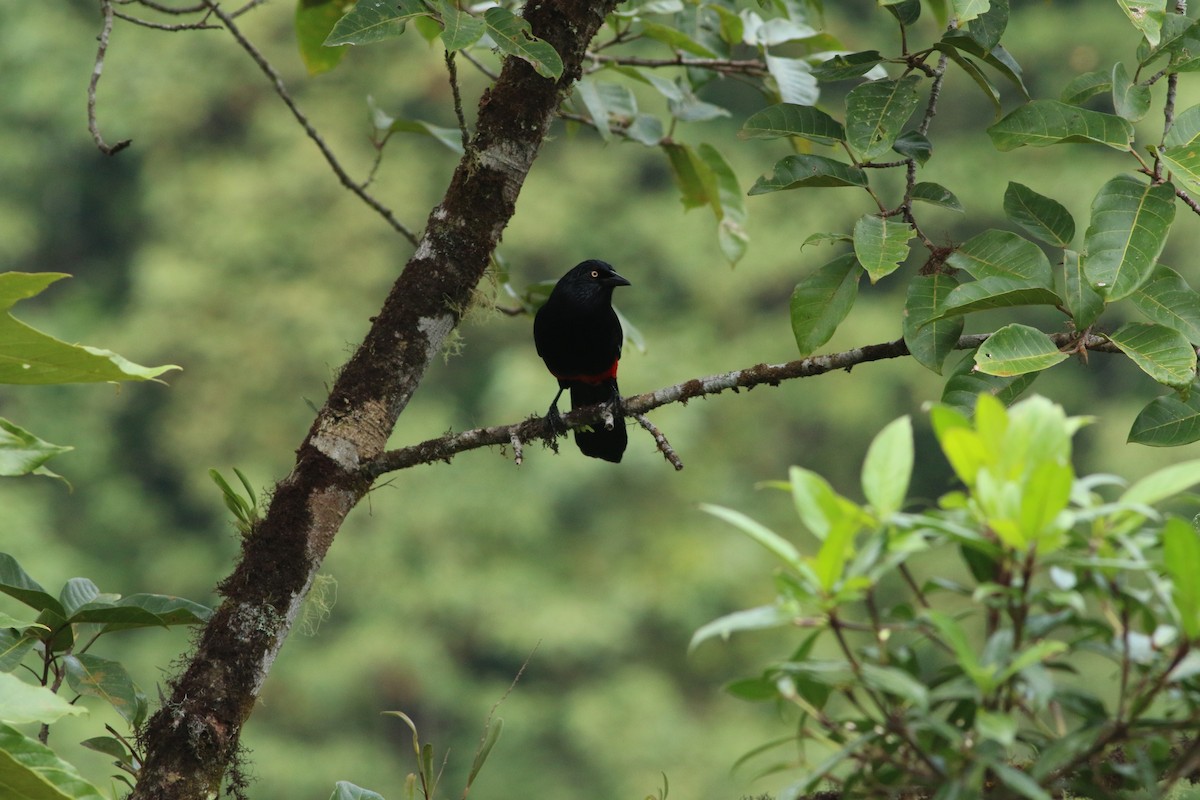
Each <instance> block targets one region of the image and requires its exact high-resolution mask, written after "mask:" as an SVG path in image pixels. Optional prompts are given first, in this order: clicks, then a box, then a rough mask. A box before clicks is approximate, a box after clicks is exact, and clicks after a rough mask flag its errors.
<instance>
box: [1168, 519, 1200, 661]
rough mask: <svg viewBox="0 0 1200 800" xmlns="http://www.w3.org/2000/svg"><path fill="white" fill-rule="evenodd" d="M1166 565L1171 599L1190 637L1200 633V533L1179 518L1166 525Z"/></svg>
mask: <svg viewBox="0 0 1200 800" xmlns="http://www.w3.org/2000/svg"><path fill="white" fill-rule="evenodd" d="M1163 566H1164V567H1165V568H1166V571H1167V575H1169V576H1170V577H1171V583H1172V585H1173V589H1172V592H1171V598H1172V599H1173V600H1174V601H1175V609H1176V610H1177V611H1178V612H1179V622H1180V625H1181V627H1182V628H1183V632H1184V633H1185V634H1186V635H1187V637H1188V638H1189V639H1195V638H1196V636H1197V635H1200V581H1197V580H1196V576H1197V575H1200V536H1197V534H1196V529H1195V528H1194V527H1192V526H1191V525H1189V524H1188V523H1186V522H1184V521H1183V520H1181V519H1178V518H1176V517H1171V518H1170V519H1168V520H1167V524H1166V526H1165V527H1164V528H1163Z"/></svg>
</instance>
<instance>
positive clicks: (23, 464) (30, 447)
mask: <svg viewBox="0 0 1200 800" xmlns="http://www.w3.org/2000/svg"><path fill="white" fill-rule="evenodd" d="M73 449H74V448H72V447H66V446H63V445H58V444H51V443H50V442H47V441H43V440H42V439H39V438H38V437H37V436H34V435H33V434H32V433H30V432H29V431H27V430H25V429H24V428H22V427H20V426H18V425H14V424H13V423H11V422H9V421H8V420H6V419H4V418H3V417H0V475H3V476H6V477H12V476H16V475H27V474H29V473H31V472H32V473H36V474H42V475H53V474H54V473H52V472H50V471H49V470H47V469H45V468H44V467H43V466H42V465H43V464H45V463H46V462H47V461H49V460H50V459H51V458H53V457H54V456H56V455H59V454H60V453H65V452H67V451H69V450H73Z"/></svg>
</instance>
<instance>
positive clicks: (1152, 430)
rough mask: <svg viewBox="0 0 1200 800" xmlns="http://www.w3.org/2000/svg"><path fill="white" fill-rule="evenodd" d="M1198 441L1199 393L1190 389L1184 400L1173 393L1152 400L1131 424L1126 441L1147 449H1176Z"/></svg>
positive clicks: (1195, 388) (1199, 438)
mask: <svg viewBox="0 0 1200 800" xmlns="http://www.w3.org/2000/svg"><path fill="white" fill-rule="evenodd" d="M1197 440H1200V390H1198V389H1197V387H1195V386H1193V387H1191V390H1190V391H1189V392H1188V394H1187V399H1183V398H1181V397H1180V396H1179V395H1177V394H1168V395H1164V396H1162V397H1156V398H1154V399H1153V400H1151V401H1150V403H1149V404H1148V405H1147V406H1146V407H1145V408H1143V409H1142V410H1141V411H1140V412H1139V413H1138V415H1137V418H1136V419H1135V420H1134V421H1133V427H1132V428H1131V429H1130V431H1129V441H1130V442H1133V443H1134V444H1145V445H1150V446H1151V447H1178V446H1179V445H1183V444H1191V443H1192V442H1195V441H1197Z"/></svg>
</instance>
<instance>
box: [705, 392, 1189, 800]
mask: <svg viewBox="0 0 1200 800" xmlns="http://www.w3.org/2000/svg"><path fill="white" fill-rule="evenodd" d="M931 421H932V424H933V430H934V433H935V436H936V438H937V441H938V444H939V446H940V448H941V451H942V453H943V455H944V456H945V458H946V460H947V461H948V462H949V463H950V465H951V467H952V468H953V471H954V474H955V476H956V477H957V478H958V480H959V481H960V482H961V488H960V489H958V490H955V491H951V492H948V493H947V494H945V495H944V496H943V497H942V498H940V500H939V501H938V502H937V504H936V506H932V507H927V508H919V509H915V510H913V509H910V508H909V506H910V505H912V503H911V501H909V500H908V499H907V498H906V495H907V489H908V485H909V480H910V476H911V475H912V470H913V465H914V462H915V460H916V454H915V451H914V447H913V437H912V427H911V423H910V422H909V420H908V418H907V417H902V418H900V419H898V420H896V421H895V422H893V423H892V424H890V425H888V426H887V427H886V428H884V430H883V431H882V432H881V433H880V434H879V435H878V436H877V437H876V439H875V440H874V442H873V443H872V444H871V447H870V449H869V450H868V452H867V456H866V459H865V461H864V463H863V467H862V490H863V494H864V496H865V498H866V502H865V503H858V502H855V501H854V500H851V499H850V498H847V497H845V496H843V495H841V494H839V493H838V492H836V491H835V490H834V489H833V488H832V487H831V486H830V485H829V484H828V482H826V481H825V480H824V479H823V478H822V477H821V476H820V475H818V474H816V473H814V472H811V471H809V470H805V469H801V468H798V467H797V468H793V469H792V471H791V474H790V478H789V480H788V481H787V482H785V483H781V484H777V486H778V488H781V489H784V490H786V491H787V492H788V493H789V494H790V495H791V497H792V500H793V502H794V505H795V510H796V515H797V517H798V518H799V521H800V523H801V526H802V527H803V528H804V529H805V530H806V531H807V534H808V536H807V537H806V538H807V540H808V541H809V542H810V543H811V545H810V546H803V547H802V546H799V545H797V544H794V543H793V541H792V537H786V536H784V535H781V534H779V533H776V532H774V531H772V530H769V529H767V528H765V527H764V526H762V525H760V524H759V523H757V522H755V521H754V520H753V519H751V518H750V517H747V516H745V515H743V514H741V513H740V512H737V511H733V510H730V509H725V508H719V507H708V508H707V509H706V510H708V511H709V512H710V513H712V514H714V515H716V516H717V517H719V518H721V519H724V520H726V521H728V522H730V523H732V524H734V525H735V526H736V527H738V528H739V529H740V530H741V531H742V532H744V533H746V534H747V535H749V536H750V537H751V538H752V539H754V540H755V541H757V542H759V543H760V544H761V545H763V546H764V547H765V548H766V549H767V550H768V551H769V552H770V553H771V554H772V555H773V556H774V557H775V559H776V560H777V561H778V562H779V564H780V569H779V571H778V573H777V575H776V579H775V588H776V591H777V598H776V600H775V602H773V603H771V604H768V605H765V606H761V607H758V608H754V609H750V610H747V611H740V612H737V613H734V614H731V615H728V616H725V617H722V618H720V619H718V620H715V621H713V622H711V623H709V624H708V625H706V626H705V627H703V628H701V629H700V630H699V631H697V632H696V634H695V636H694V638H693V647H694V646H696V645H698V644H700V643H701V642H703V641H705V640H707V639H711V638H714V637H728V636H730V635H731V634H733V633H735V632H743V631H748V630H757V629H763V628H779V627H788V628H798V629H800V630H802V631H804V632H805V633H804V635H803V637H802V639H801V642H800V644H799V646H798V647H797V648H796V649H795V651H794V652H793V653H792V655H791V656H790V657H789V658H787V659H786V660H784V661H780V662H778V663H775V664H772V665H770V666H769V667H768V668H767V669H765V670H764V671H763V672H762V674H761V675H759V676H757V677H753V678H749V679H746V680H742V681H738V682H736V683H734V684H732V685H731V686H730V687H729V689H730V691H731V692H732V693H734V694H735V695H737V696H740V697H742V698H745V699H750V700H775V701H777V702H779V703H782V704H784V705H786V706H789V707H793V708H795V709H797V710H798V722H797V726H796V731H795V734H794V737H789V738H788V739H786V740H784V742H781V743H777V745H778V744H783V743H787V744H791V745H793V746H794V748H795V755H794V756H793V757H792V758H790V759H783V760H781V761H777V762H774V763H772V764H770V765H768V766H767V767H766V768H765V769H766V770H767V771H772V770H776V769H785V768H793V767H796V766H800V767H803V770H804V773H803V777H802V778H801V779H800V780H798V781H797V782H795V783H794V784H793V785H792V786H791V787H790V788H789V789H788V790H787V791H786V792H785V793H784V795H783V796H787V797H796V796H799V795H802V794H806V793H809V792H812V791H814V790H815V789H816V788H817V787H818V786H819V785H821V784H822V783H823V782H828V783H832V784H834V785H836V786H838V787H839V788H840V789H841V790H842V791H843V792H844V796H872V797H874V796H910V795H911V796H928V797H935V798H939V799H941V798H945V799H948V798H965V797H979V796H983V794H984V793H985V788H989V787H994V786H997V785H1002V786H1004V787H1005V788H1006V790H1007V791H1008V792H1009V793H1010V794H1012V795H1015V796H1020V797H1025V798H1030V799H1031V800H1046V799H1047V798H1049V797H1052V796H1061V793H1062V792H1064V791H1065V792H1068V793H1071V794H1074V795H1078V796H1110V795H1111V793H1113V792H1115V791H1117V790H1121V789H1140V788H1144V787H1150V786H1158V787H1159V788H1160V790H1162V791H1163V792H1165V791H1166V790H1167V789H1169V788H1170V786H1172V785H1173V784H1175V783H1177V782H1178V781H1180V780H1181V779H1183V778H1184V777H1186V775H1185V772H1186V770H1183V769H1181V768H1180V765H1181V764H1187V763H1191V762H1190V761H1189V758H1190V754H1191V753H1192V750H1193V749H1194V748H1195V744H1194V742H1193V741H1192V738H1191V732H1193V731H1194V730H1195V727H1196V725H1197V724H1200V678H1198V676H1200V651H1198V650H1197V647H1196V643H1197V641H1198V639H1197V634H1200V594H1198V593H1197V592H1196V588H1195V575H1196V571H1197V570H1200V535H1198V533H1197V530H1196V528H1195V525H1194V524H1193V523H1192V522H1190V521H1187V520H1184V519H1182V518H1179V517H1176V516H1171V515H1167V514H1163V513H1162V512H1161V511H1159V510H1158V509H1157V508H1156V506H1159V505H1161V504H1163V503H1165V502H1168V501H1170V500H1171V499H1172V498H1175V497H1176V496H1178V495H1179V494H1180V493H1182V492H1185V491H1187V490H1188V489H1189V488H1190V487H1192V486H1194V485H1196V484H1198V483H1200V461H1188V462H1183V463H1181V464H1177V465H1174V466H1171V467H1168V468H1166V469H1163V470H1161V471H1159V472H1157V473H1155V474H1152V475H1149V476H1147V477H1145V478H1143V479H1141V480H1139V481H1137V482H1135V483H1133V484H1132V485H1125V484H1124V483H1123V482H1122V481H1121V480H1120V479H1119V478H1116V477H1114V476H1111V475H1087V476H1076V475H1075V472H1074V469H1073V467H1072V463H1071V440H1072V437H1073V435H1074V433H1075V432H1076V431H1077V430H1078V429H1079V428H1080V427H1081V426H1082V425H1084V424H1086V423H1087V421H1088V420H1086V419H1082V418H1078V417H1074V418H1073V417H1068V416H1066V414H1065V413H1064V412H1063V410H1062V408H1061V407H1059V406H1057V405H1055V404H1053V403H1051V402H1050V401H1048V400H1045V399H1044V398H1041V397H1037V396H1033V397H1030V398H1028V399H1026V400H1021V401H1019V402H1017V403H1016V404H1015V405H1013V406H1012V407H1011V408H1010V409H1005V407H1004V406H1003V405H1002V404H1001V403H1000V402H999V401H998V400H997V399H995V398H994V397H991V396H990V395H987V394H983V395H980V396H979V398H978V403H977V406H976V409H975V414H974V418H973V419H969V418H968V417H966V416H965V415H963V414H962V413H961V412H960V411H959V410H957V409H956V408H953V407H951V406H948V405H938V406H935V407H934V408H933V409H932V411H931ZM814 546H815V549H813V547H814ZM806 551H808V552H806ZM947 556H949V557H950V558H949V559H948V558H947ZM950 559H952V560H953V561H956V562H957V565H956V567H955V568H952V569H947V562H948V560H950ZM1095 660H1099V661H1100V662H1102V663H1107V664H1108V665H1109V674H1110V675H1111V676H1112V678H1111V680H1110V681H1109V683H1108V685H1104V682H1103V681H1098V680H1096V678H1095V675H1096V670H1095V669H1094V668H1093V669H1087V670H1086V672H1087V674H1088V675H1089V676H1090V677H1089V680H1088V681H1086V682H1084V681H1082V680H1081V677H1082V675H1083V674H1084V672H1085V668H1084V664H1085V663H1087V662H1091V661H1095ZM767 752H777V749H776V748H768V749H764V750H763V751H759V752H755V753H753V754H752V756H753V757H760V756H762V755H763V754H764V753H767Z"/></svg>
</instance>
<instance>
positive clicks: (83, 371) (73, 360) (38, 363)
mask: <svg viewBox="0 0 1200 800" xmlns="http://www.w3.org/2000/svg"><path fill="white" fill-rule="evenodd" d="M66 277H69V276H67V275H64V274H62V273H59V272H43V273H27V272H4V273H0V311H6V310H7V309H9V308H11V307H12V306H13V304H14V303H16V302H17V301H19V300H22V299H24V298H27V297H32V296H33V295H36V294H38V293H39V292H41V291H42V290H43V289H45V288H46V287H47V286H49V285H50V284H51V283H53V282H55V281H57V280H59V279H61V278H66ZM173 369H179V367H176V366H174V365H167V366H163V367H142V366H139V365H137V364H134V363H133V362H131V361H127V360H125V359H124V358H122V357H121V356H119V355H117V354H116V353H112V352H109V351H108V350H100V349H98V348H95V347H86V346H84V345H73V344H67V343H66V342H61V341H59V340H58V339H55V338H53V337H51V336H47V335H46V334H44V333H41V332H40V331H36V330H34V329H33V328H30V327H29V326H27V325H25V324H23V323H21V322H18V321H17V320H15V319H13V318H12V316H10V315H9V314H0V383H16V384H47V383H91V382H96V381H129V380H137V381H145V380H152V379H153V378H156V377H158V376H159V375H161V374H163V373H164V372H167V371H168V370H173Z"/></svg>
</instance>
